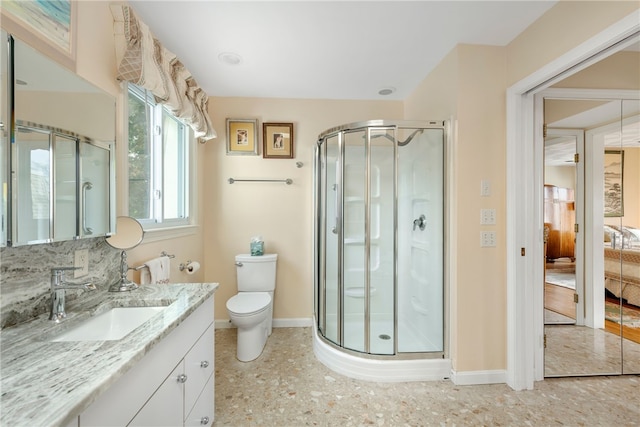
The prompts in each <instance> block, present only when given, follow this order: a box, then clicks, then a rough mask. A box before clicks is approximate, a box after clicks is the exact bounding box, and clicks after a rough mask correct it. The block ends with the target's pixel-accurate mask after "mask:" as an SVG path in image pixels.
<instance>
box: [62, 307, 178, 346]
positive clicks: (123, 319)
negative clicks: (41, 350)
mask: <svg viewBox="0 0 640 427" xmlns="http://www.w3.org/2000/svg"><path fill="white" fill-rule="evenodd" d="M165 308H167V307H117V308H112V309H111V310H109V311H106V312H104V313H102V314H99V315H98V316H95V317H92V318H90V319H87V320H86V321H85V322H84V323H82V324H81V325H78V326H77V327H75V328H73V329H70V330H68V331H66V332H64V333H62V334H60V335H58V336H56V337H55V338H53V339H52V340H51V341H55V342H60V341H114V340H119V339H121V338H123V337H124V336H126V335H127V334H128V333H129V332H131V331H133V330H134V329H136V328H137V327H138V326H140V325H142V324H143V323H144V322H146V321H147V320H149V319H151V318H152V317H153V316H155V315H156V314H157V313H160V312H161V311H162V310H164V309H165Z"/></svg>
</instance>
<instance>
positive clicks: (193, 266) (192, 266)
mask: <svg viewBox="0 0 640 427" xmlns="http://www.w3.org/2000/svg"><path fill="white" fill-rule="evenodd" d="M198 270H200V263H199V262H198V261H192V262H190V263H189V264H187V267H186V268H185V271H186V272H187V274H193V273H195V272H196V271H198Z"/></svg>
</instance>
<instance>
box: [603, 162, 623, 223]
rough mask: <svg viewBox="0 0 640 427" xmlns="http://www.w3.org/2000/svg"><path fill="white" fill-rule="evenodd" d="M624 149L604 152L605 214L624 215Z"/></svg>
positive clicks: (612, 215) (606, 215)
mask: <svg viewBox="0 0 640 427" xmlns="http://www.w3.org/2000/svg"><path fill="white" fill-rule="evenodd" d="M623 176H624V151H622V150H605V152H604V216H605V217H621V216H624V198H623V195H624V191H623V190H624V182H623Z"/></svg>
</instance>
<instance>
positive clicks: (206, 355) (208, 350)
mask: <svg viewBox="0 0 640 427" xmlns="http://www.w3.org/2000/svg"><path fill="white" fill-rule="evenodd" d="M214 334H215V330H214V327H213V324H211V325H210V326H209V328H208V329H207V330H206V331H205V333H204V334H202V336H201V337H200V339H199V340H198V341H197V342H196V344H195V345H194V346H193V347H192V348H191V350H189V353H187V355H186V356H185V358H184V365H185V370H184V373H185V374H186V375H187V382H186V383H185V389H184V411H185V414H188V413H189V412H190V411H191V408H192V407H193V405H194V403H195V402H196V399H197V398H198V396H199V395H200V393H201V392H202V388H203V387H204V385H205V383H206V382H207V381H208V380H209V377H211V374H212V373H213V364H214V363H213V362H214V360H213V355H214V351H213V346H214V343H213V342H214Z"/></svg>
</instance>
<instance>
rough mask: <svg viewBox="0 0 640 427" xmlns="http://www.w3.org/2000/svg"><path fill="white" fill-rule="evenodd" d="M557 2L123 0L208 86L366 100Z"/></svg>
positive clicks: (413, 80)
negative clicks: (236, 59) (235, 60)
mask: <svg viewBox="0 0 640 427" xmlns="http://www.w3.org/2000/svg"><path fill="white" fill-rule="evenodd" d="M555 3H556V1H545V0H536V1H407V2H403V1H372V2H371V1H284V2H275V1H257V2H249V1H147V0H144V1H143V0H132V1H130V2H129V4H131V5H132V7H133V8H134V10H135V11H136V12H137V14H138V16H139V17H140V18H141V19H142V20H143V21H144V22H145V23H146V24H147V25H148V26H149V27H150V29H151V31H152V32H153V33H154V35H155V36H156V38H157V39H158V40H160V41H161V43H162V44H163V45H164V46H165V47H166V48H167V49H169V50H170V51H172V52H173V53H175V54H176V55H177V56H178V58H179V59H180V60H181V61H182V62H183V63H184V64H185V66H186V67H187V69H188V70H189V71H190V72H191V74H192V75H193V77H194V78H195V79H196V81H197V82H198V83H199V85H200V86H201V87H202V88H203V89H204V90H205V91H206V92H207V94H208V95H210V96H239V97H269V98H310V99H368V100H371V99H393V100H402V99H405V98H406V97H407V96H408V95H409V94H410V93H411V92H412V91H413V90H414V89H415V88H416V86H417V85H418V83H419V82H420V81H422V80H423V79H424V77H426V75H427V74H428V73H429V72H430V71H431V70H432V69H433V68H434V67H435V66H436V65H437V64H438V63H439V62H440V61H441V60H442V59H443V58H444V57H445V56H446V55H447V53H449V52H450V51H451V50H452V49H453V48H454V47H455V46H456V44H458V43H470V44H485V45H497V46H504V45H506V44H508V43H509V42H511V41H512V40H513V39H514V38H515V37H516V36H517V35H518V34H520V33H521V32H522V31H523V30H524V29H525V28H526V27H528V26H529V25H530V24H531V23H532V22H534V21H535V20H537V19H538V18H539V17H540V16H541V15H542V14H544V13H545V12H546V11H547V10H548V9H550V8H551V7H552V6H553V5H554V4H555ZM225 52H232V53H235V54H238V55H240V57H241V58H242V61H241V63H240V64H238V65H235V66H231V65H228V64H225V63H223V62H221V61H220V60H219V56H220V55H221V54H223V53H225ZM387 87H392V88H395V92H394V93H392V94H391V95H388V96H382V95H379V94H378V91H379V90H380V89H383V88H387Z"/></svg>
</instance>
